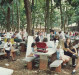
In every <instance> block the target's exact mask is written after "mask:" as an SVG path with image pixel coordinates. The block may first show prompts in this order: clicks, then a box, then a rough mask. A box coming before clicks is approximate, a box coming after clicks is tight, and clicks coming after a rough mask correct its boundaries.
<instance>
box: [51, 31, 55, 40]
mask: <svg viewBox="0 0 79 75" xmlns="http://www.w3.org/2000/svg"><path fill="white" fill-rule="evenodd" d="M53 40H54V30H50V41H53Z"/></svg>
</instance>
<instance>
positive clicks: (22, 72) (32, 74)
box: [0, 52, 79, 75]
mask: <svg viewBox="0 0 79 75" xmlns="http://www.w3.org/2000/svg"><path fill="white" fill-rule="evenodd" d="M24 57H25V53H24V52H22V53H21V55H20V56H16V59H17V60H16V61H10V62H8V60H7V59H0V67H5V68H9V69H13V70H14V72H13V74H12V75H71V72H72V70H73V68H72V67H71V62H69V63H68V65H67V66H66V67H64V68H62V71H61V73H56V72H54V71H50V70H49V69H48V70H46V71H42V70H39V69H33V70H28V69H27V67H26V62H25V61H23V60H22V59H23V58H24ZM5 64H9V66H6V65H5ZM78 71H79V70H78ZM78 71H77V73H76V74H75V75H79V72H78Z"/></svg>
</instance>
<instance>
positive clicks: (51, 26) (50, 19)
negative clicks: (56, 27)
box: [50, 0, 53, 29]
mask: <svg viewBox="0 0 79 75" xmlns="http://www.w3.org/2000/svg"><path fill="white" fill-rule="evenodd" d="M52 10H53V9H52V0H51V12H50V26H51V29H52V22H53V21H52V16H51V15H52Z"/></svg>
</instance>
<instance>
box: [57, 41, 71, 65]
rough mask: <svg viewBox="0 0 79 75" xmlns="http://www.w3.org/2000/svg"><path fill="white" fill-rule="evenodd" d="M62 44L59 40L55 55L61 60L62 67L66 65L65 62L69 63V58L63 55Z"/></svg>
mask: <svg viewBox="0 0 79 75" xmlns="http://www.w3.org/2000/svg"><path fill="white" fill-rule="evenodd" d="M63 49H64V42H63V40H59V43H58V46H57V52H59V53H57V54H58V55H57V56H58V59H61V60H63V65H66V62H68V61H69V59H70V57H69V56H66V55H64V50H63Z"/></svg>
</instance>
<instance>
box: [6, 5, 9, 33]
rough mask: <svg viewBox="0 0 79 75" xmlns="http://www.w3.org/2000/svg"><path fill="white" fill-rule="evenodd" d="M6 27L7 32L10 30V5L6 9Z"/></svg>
mask: <svg viewBox="0 0 79 75" xmlns="http://www.w3.org/2000/svg"><path fill="white" fill-rule="evenodd" d="M6 28H7V32H9V31H10V7H8V9H7V25H6Z"/></svg>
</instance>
